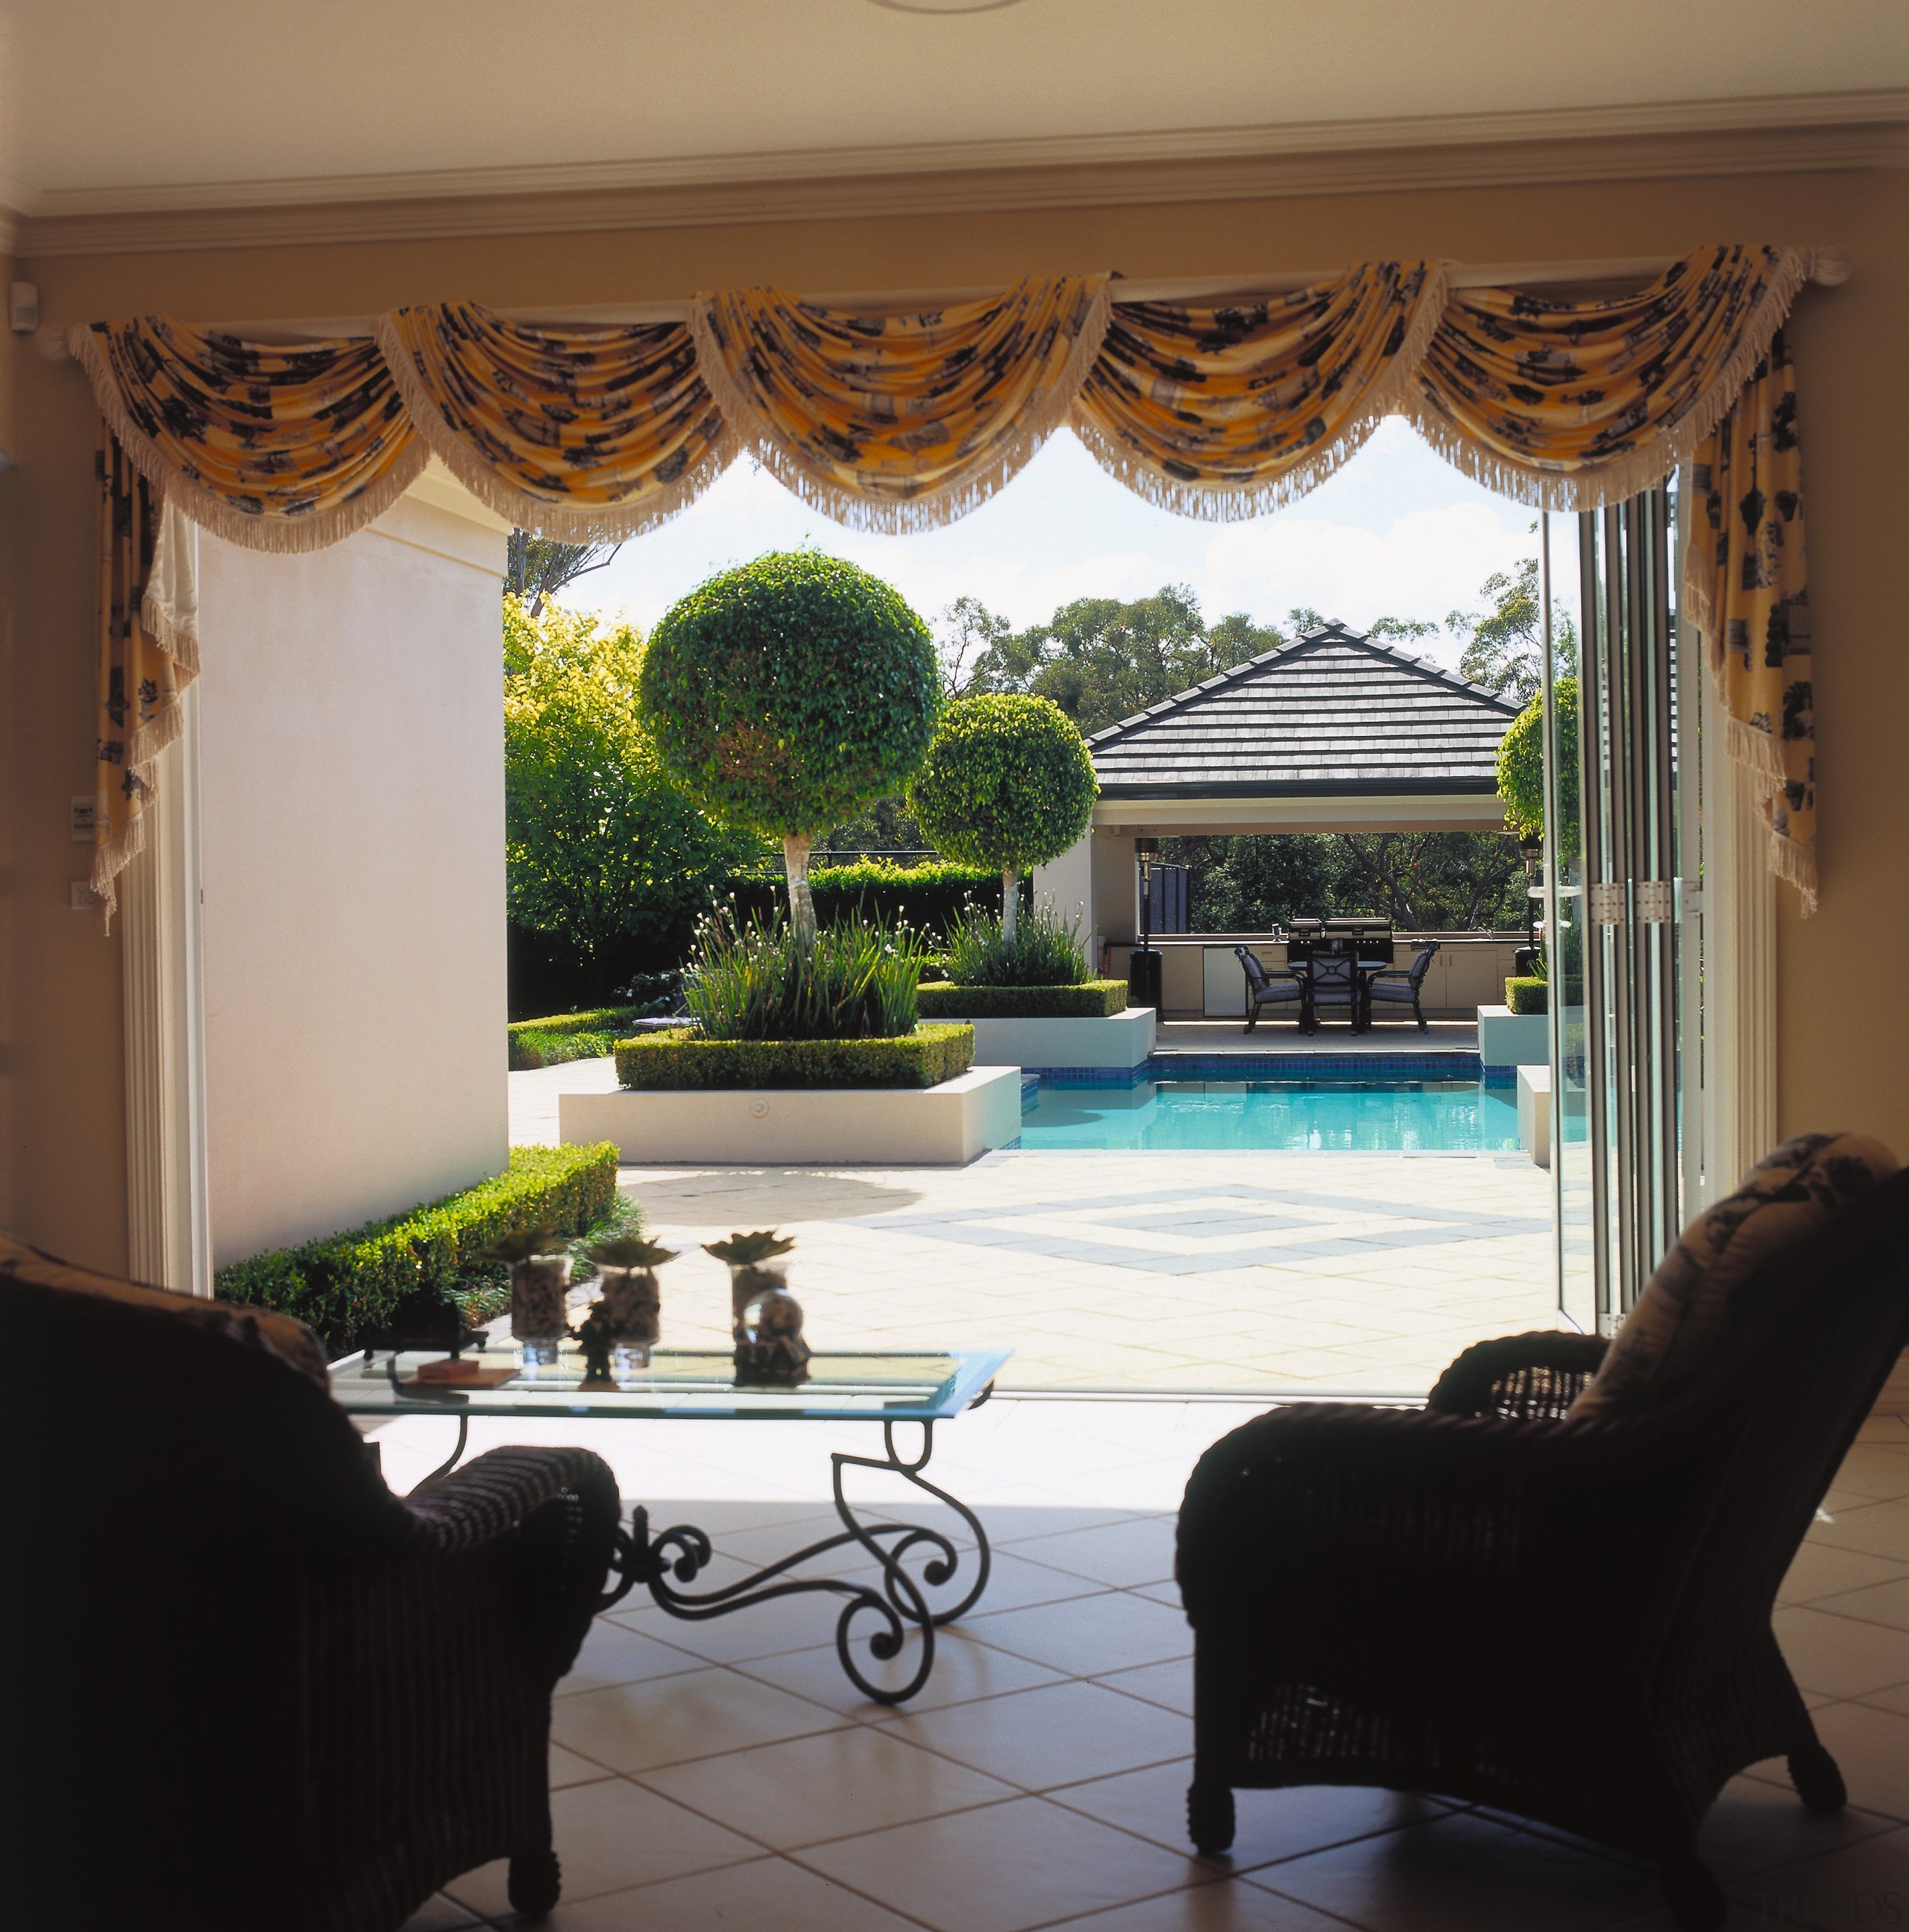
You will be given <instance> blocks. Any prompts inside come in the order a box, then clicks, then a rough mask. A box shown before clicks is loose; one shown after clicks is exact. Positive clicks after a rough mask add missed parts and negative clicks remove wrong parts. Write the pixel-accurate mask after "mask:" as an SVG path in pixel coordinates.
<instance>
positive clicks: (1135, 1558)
mask: <svg viewBox="0 0 1909 1932" xmlns="http://www.w3.org/2000/svg"><path fill="white" fill-rule="evenodd" d="M1173 1535H1174V1524H1173V1520H1172V1518H1171V1517H1136V1518H1135V1519H1134V1520H1132V1521H1131V1522H1129V1523H1114V1524H1109V1525H1106V1526H1103V1527H1101V1528H1100V1529H1080V1530H1074V1531H1071V1532H1065V1533H1063V1534H1061V1535H1057V1536H1049V1537H1044V1538H1042V1539H1041V1541H1040V1542H1039V1543H1029V1544H1022V1546H1021V1547H1022V1551H1023V1553H1025V1555H1026V1556H1028V1557H1029V1558H1031V1559H1032V1560H1033V1561H1034V1562H1036V1563H1040V1564H1046V1565H1051V1566H1052V1568H1055V1569H1056V1570H1061V1571H1067V1572H1068V1573H1069V1574H1072V1575H1074V1576H1077V1577H1091V1578H1092V1579H1093V1580H1094V1582H1096V1583H1108V1584H1112V1585H1113V1586H1115V1587H1116V1588H1118V1589H1130V1588H1133V1587H1134V1586H1137V1585H1139V1584H1143V1583H1164V1582H1165V1581H1166V1580H1167V1579H1168V1578H1169V1577H1171V1576H1172V1574H1173Z"/></svg>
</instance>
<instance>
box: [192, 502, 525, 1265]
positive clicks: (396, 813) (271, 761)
mask: <svg viewBox="0 0 1909 1932" xmlns="http://www.w3.org/2000/svg"><path fill="white" fill-rule="evenodd" d="M470 507H471V509H472V510H473V511H476V514H477V515H478V516H479V517H482V518H484V519H485V521H486V522H488V523H491V524H493V525H494V524H496V523H497V519H495V518H493V517H488V513H487V512H483V511H478V510H477V506H476V505H475V504H472V505H471V506H470ZM503 552H504V532H503V529H502V528H501V527H496V528H487V527H484V526H482V524H480V523H477V522H474V521H472V520H470V519H469V518H467V517H463V516H460V515H458V514H453V513H452V511H449V510H447V509H445V508H440V507H437V506H436V505H433V504H431V503H428V502H420V501H418V500H416V498H415V497H414V496H407V497H406V498H405V499H404V500H402V501H401V502H399V503H398V504H397V505H395V507H394V508H392V510H390V511H388V512H387V513H386V514H385V515H384V516H383V517H380V519H379V520H378V521H377V523H375V524H374V525H373V526H371V529H368V530H363V531H361V532H359V534H358V535H356V536H354V537H353V538H350V539H349V540H348V541H346V542H344V543H342V544H338V546H336V547H335V548H333V549H331V550H320V551H317V552H315V553H312V554H310V555H308V556H267V555H263V554H261V553H260V552H258V551H256V550H242V549H239V547H237V546H236V545H234V544H227V543H221V542H220V541H218V539H217V538H212V537H206V538H203V539H202V541H201V543H200V625H201V655H202V656H203V660H204V669H203V672H202V673H201V675H200V685H199V690H200V811H201V814H202V821H203V878H204V889H205V907H204V913H203V920H204V931H205V939H204V957H205V989H206V992H205V998H206V1145H207V1161H208V1193H209V1201H210V1216H209V1218H210V1221H211V1226H212V1260H213V1265H214V1266H215V1268H222V1267H224V1265H226V1264H227V1262H234V1261H239V1260H242V1259H244V1258H245V1256H248V1255H253V1254H256V1253H259V1252H260V1250H262V1249H266V1248H270V1247H280V1246H283V1245H284V1244H287V1243H290V1242H294V1241H303V1240H307V1239H309V1238H311V1236H313V1235H325V1234H330V1233H332V1232H335V1231H336V1230H338V1229H341V1228H347V1227H353V1226H356V1225H357V1224H358V1223H360V1222H362V1221H365V1220H370V1219H371V1218H372V1217H374V1216H377V1215H381V1214H392V1213H395V1212H397V1211H399V1210H400V1209H402V1208H409V1207H410V1206H412V1205H414V1204H415V1203H416V1202H419V1201H424V1200H428V1199H431V1198H432V1197H433V1196H436V1195H440V1194H444V1193H449V1192H450V1191H451V1190H452V1189H454V1188H456V1187H464V1186H466V1185H467V1184H469V1183H470V1182H472V1181H477V1180H479V1179H481V1178H482V1177H483V1176H484V1175H487V1174H494V1173H496V1172H498V1171H499V1170H500V1169H501V1168H502V1167H503V1164H504V1160H505V1156H506V1150H507V1146H508V1142H509V1109H508V1103H507V1097H506V1093H507V1090H506V1082H505V1080H504V1077H503V1076H504V1025H505V1018H506V1011H505V986H504V799H503V790H504V787H503V648H502V642H501V638H500V629H499V616H498V604H497V586H498V580H499V579H500V577H501V576H502V575H503V565H504V555H503Z"/></svg>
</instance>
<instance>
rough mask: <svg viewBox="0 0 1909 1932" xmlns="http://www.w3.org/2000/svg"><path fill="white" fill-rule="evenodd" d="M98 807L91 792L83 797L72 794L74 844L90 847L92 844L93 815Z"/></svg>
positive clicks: (76, 793) (97, 801)
mask: <svg viewBox="0 0 1909 1932" xmlns="http://www.w3.org/2000/svg"><path fill="white" fill-rule="evenodd" d="M98 806H99V800H98V799H97V798H95V796H93V794H92V793H91V792H87V793H84V794H82V793H79V792H75V793H74V794H73V842H74V844H76V845H90V844H92V842H93V826H94V824H95V818H94V814H95V811H97V810H98Z"/></svg>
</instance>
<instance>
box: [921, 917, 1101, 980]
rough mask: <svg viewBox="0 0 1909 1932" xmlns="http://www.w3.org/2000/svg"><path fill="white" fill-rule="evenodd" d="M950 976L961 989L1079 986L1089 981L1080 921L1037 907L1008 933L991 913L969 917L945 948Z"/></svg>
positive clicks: (961, 920)
mask: <svg viewBox="0 0 1909 1932" xmlns="http://www.w3.org/2000/svg"><path fill="white" fill-rule="evenodd" d="M941 959H942V965H943V968H944V971H946V973H947V977H949V978H950V980H953V981H954V983H956V985H957V986H1079V985H1080V984H1081V983H1082V981H1083V980H1085V979H1086V977H1087V955H1086V954H1085V953H1084V952H1083V951H1082V950H1081V944H1080V922H1079V919H1063V918H1062V917H1061V915H1060V914H1059V913H1058V912H1056V911H1055V910H1054V908H1053V907H1052V906H1037V907H1035V908H1034V910H1033V911H1032V912H1031V913H1029V914H1028V916H1027V918H1026V919H1025V920H1024V921H1022V922H1021V924H1020V926H1019V929H1018V930H1017V931H1016V932H1013V933H1011V934H1010V933H1009V932H1007V930H1006V929H1004V926H1002V923H1001V921H1000V920H999V919H996V918H995V916H993V915H992V913H985V912H979V911H969V912H967V913H963V914H962V916H961V917H960V918H959V919H956V922H954V924H953V926H950V928H949V929H948V936H947V943H946V944H945V945H944V947H943V948H942V953H941Z"/></svg>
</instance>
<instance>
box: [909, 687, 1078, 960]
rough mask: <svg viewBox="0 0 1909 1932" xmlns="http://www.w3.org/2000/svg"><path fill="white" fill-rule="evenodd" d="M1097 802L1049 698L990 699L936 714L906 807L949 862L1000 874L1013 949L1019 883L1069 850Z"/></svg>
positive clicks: (961, 702)
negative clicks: (935, 726)
mask: <svg viewBox="0 0 1909 1932" xmlns="http://www.w3.org/2000/svg"><path fill="white" fill-rule="evenodd" d="M1098 796H1100V782H1099V781H1098V780H1097V778H1095V777H1094V760H1093V759H1092V758H1091V757H1089V756H1088V750H1087V745H1086V743H1085V740H1084V739H1082V736H1081V735H1080V733H1079V731H1078V730H1076V728H1075V727H1074V724H1073V720H1072V719H1071V718H1069V717H1068V716H1067V713H1066V712H1064V711H1063V710H1062V709H1061V707H1060V706H1058V704H1056V703H1055V702H1054V701H1053V700H1052V698H1047V697H1013V696H1007V695H1005V694H994V695H990V696H988V697H963V698H958V699H956V701H955V702H954V703H952V704H950V706H948V708H947V711H946V712H944V713H943V714H942V718H941V727H940V728H939V729H938V730H937V731H936V732H935V739H934V742H932V744H931V745H929V748H928V757H927V760H926V763H924V764H923V766H922V769H921V772H920V776H918V777H917V778H916V780H915V781H914V784H913V785H912V786H911V787H910V789H909V792H908V802H909V804H910V805H911V808H912V809H913V811H914V815H915V817H916V818H917V820H918V821H919V822H920V825H921V827H922V829H923V831H924V832H926V833H927V834H928V835H929V838H932V839H933V840H934V841H935V846H936V847H937V849H938V850H940V851H941V853H942V854H943V855H944V856H945V857H947V858H950V859H955V860H956V861H957V862H959V863H960V864H962V865H989V866H994V867H998V868H999V870H1000V872H1001V938H1003V939H1004V941H1006V942H1007V944H1009V945H1010V946H1011V945H1013V943H1014V938H1015V932H1016V914H1017V909H1018V904H1019V893H1018V892H1017V891H1016V885H1017V883H1018V881H1019V877H1020V875H1021V874H1022V873H1023V872H1028V871H1032V870H1033V868H1034V867H1035V866H1037V865H1043V864H1045V863H1046V862H1047V860H1049V859H1058V857H1059V856H1061V853H1063V852H1064V851H1065V850H1067V847H1069V846H1070V845H1071V844H1073V842H1074V841H1075V840H1076V839H1077V838H1079V836H1080V835H1081V834H1082V832H1085V830H1086V829H1087V826H1088V821H1089V820H1091V818H1092V817H1093V815H1094V799H1097V797H1098Z"/></svg>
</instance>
